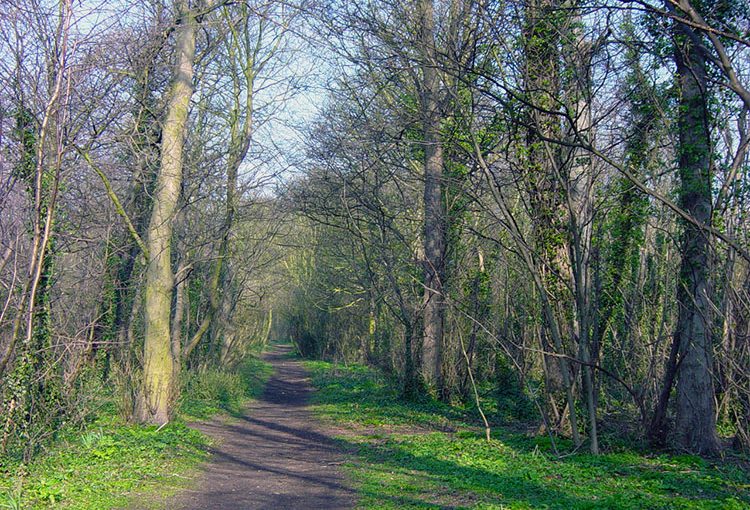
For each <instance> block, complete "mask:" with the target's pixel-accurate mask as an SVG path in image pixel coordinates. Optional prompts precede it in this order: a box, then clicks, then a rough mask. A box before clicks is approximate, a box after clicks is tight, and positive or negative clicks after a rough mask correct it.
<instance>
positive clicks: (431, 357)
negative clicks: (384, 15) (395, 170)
mask: <svg viewBox="0 0 750 510" xmlns="http://www.w3.org/2000/svg"><path fill="white" fill-rule="evenodd" d="M419 11H420V12H419V15H420V18H421V19H420V25H421V26H420V28H421V48H420V50H421V58H422V62H421V66H422V78H423V83H422V91H421V95H422V97H421V108H422V128H423V132H424V265H425V268H424V285H425V290H424V311H423V316H422V320H423V336H422V377H423V379H424V381H425V383H426V384H427V385H428V386H430V387H432V388H435V389H436V390H437V392H438V394H439V395H441V396H442V393H443V377H442V364H443V333H444V329H445V298H444V295H443V287H444V285H445V246H446V241H445V235H446V232H445V230H446V225H445V223H446V218H445V207H444V204H443V146H442V140H441V135H440V122H441V112H440V77H439V76H438V73H437V63H436V59H435V56H436V55H435V18H434V5H433V1H432V0H419Z"/></svg>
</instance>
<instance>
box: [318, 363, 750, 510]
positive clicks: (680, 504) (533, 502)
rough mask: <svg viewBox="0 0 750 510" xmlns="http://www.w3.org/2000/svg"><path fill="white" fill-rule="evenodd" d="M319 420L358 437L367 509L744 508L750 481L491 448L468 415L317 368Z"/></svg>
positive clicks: (523, 440) (708, 470)
mask: <svg viewBox="0 0 750 510" xmlns="http://www.w3.org/2000/svg"><path fill="white" fill-rule="evenodd" d="M307 366H308V367H309V368H310V369H311V370H312V371H313V383H314V384H315V386H316V387H317V388H318V389H319V391H318V392H316V393H315V403H314V408H315V410H316V411H317V413H318V414H319V415H321V416H323V417H324V418H326V419H327V420H330V421H333V422H334V423H335V424H336V425H338V426H344V427H346V428H347V429H349V432H348V433H347V434H346V435H345V436H343V437H342V438H341V441H342V442H344V443H346V445H347V446H349V447H350V449H351V450H352V452H353V453H355V454H356V455H355V456H354V458H353V459H352V461H351V462H350V463H349V464H348V466H347V469H348V470H349V472H350V474H351V476H352V477H353V478H354V480H355V481H356V484H357V486H358V489H359V491H360V502H359V506H360V508H378V509H386V508H394V509H395V508H399V509H404V508H414V509H419V508H424V509H426V508H482V509H501V508H504V509H505V508H514V509H526V508H565V509H568V508H574V509H585V508H602V509H604V508H606V509H630V508H653V509H658V508H662V509H674V508H680V509H688V508H716V509H718V508H727V509H740V508H747V507H748V505H750V491H748V487H750V477H749V476H748V473H746V472H744V471H743V470H742V469H739V468H738V467H736V466H733V465H731V464H730V463H723V464H712V463H710V462H707V461H705V460H702V459H700V458H698V457H694V456H675V455H672V456H669V455H659V456H649V455H644V454H642V453H640V452H638V451H635V450H630V449H627V448H625V449H622V450H620V451H611V452H609V453H606V454H603V455H599V456H593V455H583V454H574V455H570V456H566V457H564V458H558V457H556V456H555V455H554V454H553V451H552V449H551V445H550V441H549V439H548V438H547V437H528V436H526V435H524V434H521V433H518V432H515V431H512V430H509V429H507V428H503V427H498V426H496V427H495V428H494V429H493V436H492V441H491V442H487V441H485V440H484V439H483V434H482V430H481V429H479V428H477V427H472V426H471V424H470V423H469V422H468V421H467V417H468V415H467V414H466V412H465V411H464V410H461V409H459V408H452V407H449V406H446V405H445V404H441V403H439V402H422V403H419V404H417V405H414V406H411V405H410V406H407V405H406V404H404V403H402V402H400V401H398V400H397V398H396V395H397V392H396V390H395V387H394V385H393V382H392V381H391V380H389V379H387V378H385V377H383V376H382V374H380V373H378V372H376V371H374V370H371V369H367V368H364V367H361V366H347V367H344V366H341V365H334V364H330V363H324V362H309V363H308V364H307Z"/></svg>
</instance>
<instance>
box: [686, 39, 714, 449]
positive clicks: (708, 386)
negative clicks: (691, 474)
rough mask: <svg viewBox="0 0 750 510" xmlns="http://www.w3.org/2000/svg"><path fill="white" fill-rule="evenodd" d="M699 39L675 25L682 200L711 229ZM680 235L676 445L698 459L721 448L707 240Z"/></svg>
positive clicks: (692, 232)
mask: <svg viewBox="0 0 750 510" xmlns="http://www.w3.org/2000/svg"><path fill="white" fill-rule="evenodd" d="M697 37H699V35H698V34H697V33H695V31H694V30H693V29H691V28H689V27H688V26H686V25H677V40H678V44H677V47H676V49H675V51H676V53H675V60H676V63H677V76H678V80H679V87H680V91H681V97H680V105H679V117H678V129H679V147H678V153H679V176H680V190H679V193H680V200H681V202H682V206H683V207H684V209H685V210H686V211H687V212H688V213H690V215H691V216H692V217H693V218H695V219H696V220H698V222H700V224H701V225H705V226H710V224H711V213H712V201H711V164H712V163H711V140H710V134H709V127H708V125H709V121H708V102H707V93H708V90H707V86H708V77H707V74H706V61H705V56H704V55H703V54H702V53H701V52H700V51H698V49H697V48H696V47H695V46H694V42H693V38H697ZM684 228H685V230H684V232H683V234H682V263H681V267H680V278H679V282H678V288H677V298H678V306H679V317H678V322H677V330H676V335H675V336H676V338H675V341H676V342H678V346H679V353H680V360H679V364H678V373H677V421H676V428H675V439H676V443H677V446H678V447H680V448H684V449H686V450H687V451H690V452H694V453H699V454H714V453H716V452H717V451H718V449H719V444H718V440H717V437H716V414H715V404H714V384H713V374H712V372H713V345H712V333H711V329H712V320H711V317H712V315H713V312H712V309H711V302H710V297H709V293H710V287H709V266H710V248H711V247H710V241H709V237H708V236H707V235H706V233H705V232H704V231H703V230H702V229H701V228H700V227H698V226H696V225H694V224H692V223H686V224H685V227H684Z"/></svg>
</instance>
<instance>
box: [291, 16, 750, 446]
mask: <svg viewBox="0 0 750 510" xmlns="http://www.w3.org/2000/svg"><path fill="white" fill-rule="evenodd" d="M735 7H736V6H733V5H732V6H730V5H729V4H727V5H726V6H722V7H718V6H717V7H714V8H711V9H709V8H706V11H705V12H702V11H701V10H700V9H697V8H695V7H694V6H692V5H691V4H690V3H689V2H671V3H669V4H668V7H667V8H664V7H663V6H661V5H656V4H649V3H646V2H643V3H637V4H627V5H624V4H622V5H620V4H617V5H610V4H604V3H601V4H583V3H580V4H579V3H574V4H570V3H559V2H553V1H525V2H515V3H514V2H511V3H510V4H509V3H507V2H506V3H500V2H458V1H456V2H454V1H445V2H443V1H439V2H438V1H436V2H415V3H413V4H412V3H408V2H407V3H390V2H382V3H372V4H368V6H367V7H366V8H365V7H357V8H346V7H343V8H338V7H337V6H334V5H330V6H328V10H327V11H326V13H327V14H328V15H331V14H333V19H334V25H335V26H334V30H335V31H336V33H337V34H340V38H338V39H333V40H334V41H336V44H335V48H334V49H335V51H336V52H337V53H338V54H339V55H342V56H344V57H345V58H346V59H347V61H348V64H347V65H346V66H344V67H343V68H342V73H341V74H340V75H339V76H340V77H339V82H338V83H336V84H335V85H336V86H335V87H334V88H333V89H332V91H331V95H330V105H329V106H328V107H327V108H326V109H325V110H324V112H323V115H322V118H321V121H320V124H319V126H318V127H317V128H316V129H315V130H313V131H312V132H311V135H310V136H311V138H312V140H313V144H314V145H313V146H314V147H315V149H314V150H313V151H311V154H310V162H309V163H308V165H309V171H308V173H307V177H306V179H305V180H303V181H301V182H299V183H296V184H295V185H294V186H293V189H294V190H295V193H299V195H295V196H301V197H304V200H300V202H301V203H302V206H301V207H300V212H301V213H302V214H303V215H304V216H306V217H307V218H308V219H310V220H312V224H311V225H310V226H308V227H306V228H310V229H313V230H314V231H315V232H316V238H318V239H327V238H328V236H329V235H334V236H335V237H336V238H337V239H340V238H341V239H347V238H349V237H354V238H356V239H358V242H357V243H356V244H355V245H353V246H352V248H353V249H352V251H351V255H350V256H344V255H343V254H334V253H331V251H330V250H328V249H322V250H319V251H316V250H313V253H314V254H315V255H314V256H315V260H316V262H315V265H316V267H319V268H320V267H326V266H328V265H329V264H333V265H336V267H342V265H344V266H343V267H346V268H347V269H346V275H347V276H346V278H344V277H343V275H342V274H341V271H338V272H335V273H333V274H330V275H328V277H327V278H326V279H323V280H318V281H309V282H308V283H307V284H306V285H308V286H309V285H312V286H314V287H315V288H316V289H317V290H316V295H317V296H318V297H317V299H316V301H315V306H316V307H317V308H318V310H319V312H318V313H317V317H316V320H315V321H316V324H318V326H316V329H309V328H306V327H305V324H304V321H303V323H297V324H298V325H297V327H296V329H295V330H294V336H295V337H296V338H297V339H298V341H299V342H300V345H305V343H306V342H313V341H314V342H315V343H316V345H319V346H320V347H319V348H318V350H317V352H318V353H326V352H328V353H329V354H331V355H334V356H345V357H348V356H355V357H363V358H365V359H367V360H368V361H374V362H376V363H378V364H381V365H383V364H385V365H386V366H388V367H390V368H391V369H392V370H394V371H395V372H396V373H399V374H401V375H402V380H403V381H404V383H405V387H406V386H407V384H406V383H407V381H408V380H409V378H410V375H409V374H410V369H409V367H410V365H411V363H412V358H413V357H415V356H416V357H417V359H420V358H421V363H422V364H423V365H422V367H423V369H422V371H421V374H420V375H421V377H422V381H423V382H425V383H427V385H428V386H430V385H435V387H436V389H438V390H439V394H440V395H442V396H443V397H444V398H448V399H451V398H460V396H461V395H465V392H464V391H463V390H461V389H460V388H461V387H462V385H463V384H464V383H463V382H462V381H465V377H466V370H468V371H470V372H471V373H472V374H477V375H478V377H477V380H478V381H479V384H480V386H481V387H482V388H484V391H486V392H490V391H495V392H497V394H498V395H510V394H512V395H515V396H514V397H513V398H514V399H515V400H516V401H517V403H518V402H520V403H521V404H519V405H518V406H516V407H515V412H516V414H517V415H518V416H522V415H523V416H528V413H527V411H524V412H521V409H522V408H525V409H529V406H531V408H532V409H533V408H535V409H536V412H537V413H538V415H537V418H538V420H539V422H540V430H546V431H549V432H556V433H561V434H565V435H569V436H570V437H571V438H572V439H573V442H574V444H575V445H576V446H578V445H580V444H582V443H583V442H584V440H587V442H588V446H589V448H590V449H591V451H592V452H597V451H599V449H600V446H599V442H600V441H599V437H598V436H599V434H598V432H599V429H600V428H604V429H605V430H608V429H610V430H611V428H613V427H626V426H629V425H630V424H631V423H635V424H636V425H637V427H638V429H639V430H640V434H641V435H643V436H649V437H651V439H652V440H653V441H654V442H655V443H661V444H670V445H673V446H674V447H676V448H680V449H685V450H687V451H692V452H697V453H706V454H711V453H715V452H716V451H717V448H718V443H717V441H716V432H715V431H716V423H717V420H721V421H722V423H723V424H724V425H725V426H727V427H730V428H733V430H735V431H736V436H737V438H738V441H742V440H741V439H739V438H741V437H746V434H745V433H744V432H743V430H744V425H742V423H743V422H742V420H743V419H739V418H738V416H740V415H743V413H744V411H741V412H738V413H736V414H733V416H734V418H731V419H727V416H728V414H727V412H726V411H721V410H720V409H718V408H717V407H716V405H715V403H716V402H719V403H720V407H721V408H723V409H725V410H726V409H730V408H731V409H746V407H744V404H742V402H744V400H743V398H744V397H742V398H736V399H735V398H734V397H728V396H727V393H726V392H727V391H729V392H730V393H731V392H733V391H737V392H738V393H737V395H739V393H743V394H746V392H745V391H744V390H741V389H740V388H739V386H738V385H737V384H735V383H729V382H728V381H729V379H728V378H731V380H732V381H737V379H736V378H735V376H729V375H728V374H730V373H740V372H743V371H744V373H746V369H739V367H738V364H737V362H735V361H731V362H730V361H728V360H729V358H728V357H727V356H726V354H724V353H726V352H727V351H726V349H727V348H728V346H730V345H731V346H732V347H729V349H730V350H731V351H732V352H734V353H738V352H739V351H737V346H738V343H737V342H738V340H739V338H740V337H742V338H744V337H743V336H742V335H743V333H741V331H744V329H736V328H738V327H739V328H744V326H743V324H744V322H743V320H742V319H737V318H738V317H740V316H739V315H736V314H735V312H733V313H732V314H728V313H727V310H728V309H730V308H731V309H733V310H735V308H734V306H735V305H737V304H738V303H739V302H740V301H742V300H743V299H744V298H741V297H740V295H743V296H744V291H740V292H739V293H738V289H740V288H741V287H742V285H744V284H743V283H742V282H743V281H744V280H743V279H742V278H743V277H742V276H739V273H733V276H731V277H729V278H726V276H725V274H726V272H725V270H724V269H720V268H725V267H733V268H735V267H737V266H736V265H735V264H736V261H738V260H740V259H742V260H743V262H742V265H743V267H744V264H745V262H744V260H745V257H746V255H747V252H746V243H744V241H743V240H742V239H744V237H743V236H744V232H746V229H747V225H745V224H744V215H742V214H741V213H740V212H739V210H738V209H734V212H733V213H731V214H730V215H729V216H731V219H729V217H728V216H727V210H728V209H727V208H726V207H725V206H720V205H719V204H720V203H722V202H723V203H725V204H726V202H725V201H726V200H729V201H730V202H732V201H734V200H739V201H740V203H744V191H742V186H741V185H740V182H744V181H743V179H745V178H746V175H747V170H748V164H747V157H746V156H747V150H746V149H747V135H746V132H747V131H746V128H747V126H746V123H747V114H746V108H747V103H746V98H745V90H746V86H747V84H746V83H745V82H744V81H743V78H741V76H743V74H742V72H738V70H737V69H736V67H737V66H738V65H741V64H740V62H741V61H742V60H741V59H742V57H741V55H746V54H747V51H748V45H747V41H746V40H745V39H743V35H742V34H743V32H742V30H743V29H742V28H740V27H747V23H748V19H747V13H744V12H742V11H741V10H738V9H735ZM706 20H709V21H706ZM726 45H729V46H730V47H731V48H732V49H731V50H727V46H726ZM743 69H744V68H743ZM743 72H744V71H743ZM672 75H674V76H676V79H675V80H671V78H670V77H671V76H672ZM720 98H721V99H720ZM422 149H424V152H422ZM436 149H437V150H436ZM355 183H356V184H355ZM390 187H393V188H395V189H397V190H398V193H395V194H394V193H386V192H385V190H386V189H389V188H390ZM420 191H421V192H422V193H423V197H424V199H423V200H422V201H421V202H418V201H417V199H416V197H415V195H414V193H419V192H420ZM672 196H677V197H678V199H677V200H672V199H671V198H670V197H672ZM386 197H387V198H386ZM730 197H732V198H730ZM333 201H338V204H340V205H336V203H335V202H333ZM339 207H341V208H343V209H339ZM396 211H398V213H396ZM441 215H442V216H441ZM418 219H419V220H421V221H422V222H423V223H422V224H421V225H422V228H420V229H415V228H414V222H415V221H416V220H418ZM409 220H411V221H409ZM378 225H381V226H379V227H377V228H376V229H375V230H374V231H373V230H372V229H373V228H374V227H376V226H378ZM730 225H731V226H730ZM365 226H366V227H367V228H365ZM439 226H442V230H441V228H439ZM368 229H370V230H368ZM389 230H390V231H394V233H397V236H396V238H395V239H397V242H394V241H391V242H388V243H385V244H384V243H383V240H384V239H387V237H386V236H385V235H384V234H382V233H383V232H385V231H389ZM377 231H380V232H381V235H380V236H379V237H377V236H373V235H369V234H368V232H377ZM442 233H444V236H443V235H442ZM438 234H441V235H438ZM339 236H343V237H339ZM419 247H424V248H423V253H420V248H419ZM395 253H403V254H404V255H402V256H400V257H399V258H398V259H396V260H400V261H401V263H402V264H406V266H401V267H399V266H394V265H393V258H392V257H393V254H395ZM380 254H387V255H385V256H381V255H380ZM409 254H411V255H409ZM422 257H423V260H424V263H425V265H426V267H425V272H424V273H423V274H422V275H418V274H415V273H414V272H413V269H410V267H412V268H413V267H415V264H416V263H417V261H418V260H420V258H422ZM389 258H391V260H390V261H389V260H388V259H389ZM727 264H729V266H727ZM416 267H418V266H416ZM741 274H744V273H741ZM337 275H339V276H337ZM373 275H383V278H384V279H386V280H387V279H388V278H391V279H395V280H396V281H399V282H404V283H406V282H409V283H408V284H407V285H404V284H403V283H402V284H400V285H398V286H397V287H392V292H393V294H390V293H389V292H387V291H385V287H383V286H381V285H379V284H378V283H377V282H378V281H379V279H378V278H373ZM395 275H403V276H399V277H398V278H395V277H394V276H395ZM404 278H406V279H404ZM738 278H739V279H738ZM409 279H411V281H409ZM436 279H437V280H439V282H435V280H436ZM355 282H357V283H355ZM368 286H369V287H368ZM415 286H422V287H423V289H424V299H423V300H420V299H419V297H418V293H415V288H417V287H415ZM342 293H343V294H347V293H349V294H350V295H352V296H355V297H352V299H351V300H350V301H348V302H347V304H346V306H342V303H341V301H340V296H341V294H342ZM326 295H328V296H329V297H325V296H326ZM294 296H295V294H292V295H291V297H290V299H291V300H292V301H294V299H296V298H295V297H294ZM365 296H367V297H366V298H365ZM391 296H394V297H396V296H397V297H399V298H400V299H401V300H400V302H401V303H403V304H404V305H405V306H403V307H400V308H397V307H395V306H393V304H390V303H393V301H390V300H391V299H392V297H391ZM436 296H439V298H436ZM433 300H434V301H433ZM738 300H739V301H738ZM419 302H421V303H422V306H421V307H420V308H415V307H414V305H415V304H416V303H419ZM746 304H747V303H746V302H744V304H743V305H740V308H743V307H745V309H746ZM433 305H434V306H433ZM403 310H405V311H406V312H405V313H404V312H403ZM389 315H390V316H391V317H392V319H394V318H399V319H398V320H397V321H396V324H400V326H399V328H398V330H400V333H399V334H400V338H402V341H403V343H400V344H399V346H396V345H393V344H392V343H390V344H389V342H392V341H393V339H394V338H393V337H392V336H391V337H390V338H385V337H382V336H379V335H376V334H372V331H373V330H374V331H377V328H375V329H373V324H377V323H381V322H385V323H388V322H389V319H388V318H387V316H389ZM374 316H377V317H380V318H379V319H378V320H375V321H374V322H373V317H374ZM403 317H408V320H403V319H402V318H403ZM438 317H439V319H438ZM392 319H390V320H392ZM420 322H421V324H422V328H423V335H424V340H425V341H424V342H423V344H422V349H421V350H420V349H415V348H414V346H412V341H413V336H412V333H413V327H414V324H418V323H420ZM340 323H347V324H349V323H353V324H355V325H357V326H354V325H353V326H351V327H354V328H355V330H356V331H358V333H357V334H356V335H352V333H351V331H352V330H351V327H348V328H347V329H337V328H333V329H329V328H328V327H327V326H326V325H327V324H340ZM368 324H369V325H370V327H369V329H368ZM435 328H437V329H435ZM441 328H442V329H441ZM368 331H369V332H370V334H369V336H367V332H368ZM439 331H442V332H443V333H442V335H444V338H443V340H442V341H440V342H437V343H435V342H433V339H434V338H437V337H438V336H439V335H440V333H439ZM364 337H366V338H368V342H367V343H365V344H363V343H362V338H364ZM467 338H468V339H470V341H469V342H468V346H469V352H462V349H460V348H459V347H461V346H463V347H466V346H467V344H466V343H464V340H465V339H467ZM372 342H374V343H375V345H374V346H373V345H372ZM321 344H322V345H321ZM742 345H746V344H744V343H743V344H742ZM358 346H361V347H358ZM434 349H438V350H434ZM743 352H744V351H743ZM373 353H381V354H380V355H379V356H375V358H376V359H373ZM389 353H390V354H389ZM399 353H401V354H400V355H399ZM438 353H441V354H438ZM440 357H442V360H440V361H437V360H438V358H440ZM736 359H742V360H745V359H746V357H744V356H743V355H739V356H738V358H736ZM466 360H468V365H466ZM743 363H744V361H743ZM438 365H439V367H440V370H439V372H440V374H439V375H438V372H437V371H436V370H435V368H436V367H437V366H438ZM462 367H465V368H462ZM508 385H511V386H515V387H516V388H517V390H515V391H510V390H508ZM493 387H494V389H493ZM730 387H731V388H732V389H729V388H730ZM675 388H676V390H675ZM407 394H408V392H407ZM485 394H486V393H485ZM498 398H499V399H500V400H502V399H503V398H504V397H498ZM729 400H731V401H732V402H733V403H731V404H730V403H728V402H729ZM523 402H526V404H523ZM502 405H507V403H503V404H502ZM524 405H525V406H527V407H524ZM623 409H625V411H623ZM524 413H527V414H524ZM623 413H624V414H623ZM531 414H534V412H533V411H532V412H531ZM602 417H606V419H602ZM730 422H731V424H730Z"/></svg>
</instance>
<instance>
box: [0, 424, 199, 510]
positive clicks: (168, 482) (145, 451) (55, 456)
mask: <svg viewBox="0 0 750 510" xmlns="http://www.w3.org/2000/svg"><path fill="white" fill-rule="evenodd" d="M206 444H207V443H206V438H205V437H204V436H203V435H202V434H201V433H199V432H197V431H195V430H192V429H189V428H188V427H186V426H185V425H184V424H181V423H174V424H170V425H168V426H166V427H164V428H162V429H161V430H158V429H157V428H156V427H139V426H125V425H122V424H120V423H119V422H118V421H116V420H115V419H114V418H112V417H110V416H106V417H103V418H102V419H101V420H99V421H98V422H97V423H96V424H94V425H92V427H91V428H90V429H89V430H88V431H84V432H82V433H77V432H74V431H68V432H67V434H66V435H65V437H64V438H62V439H61V440H60V441H59V442H58V443H56V444H55V446H54V447H53V448H51V449H50V450H49V451H47V452H46V453H45V455H42V456H39V457H38V458H37V459H36V460H35V461H34V462H32V463H31V464H28V465H26V464H22V463H20V462H9V461H8V460H7V459H3V460H2V462H0V473H2V474H3V476H1V477H0V508H25V509H35V508H50V507H55V508H77V509H92V510H94V509H97V510H98V509H102V508H112V507H115V506H122V505H125V504H126V503H127V501H128V500H129V498H130V497H132V495H134V494H140V493H143V492H144V491H150V490H158V491H159V492H160V493H161V494H162V495H164V494H165V493H171V492H174V490H176V488H178V487H179V486H181V485H183V484H184V482H183V480H184V477H183V476H182V475H183V474H184V473H185V472H186V471H187V470H188V469H189V468H191V467H192V466H194V465H195V464H196V463H197V462H199V461H200V460H202V459H204V458H205V456H206V453H205V447H206ZM14 505H15V506H14Z"/></svg>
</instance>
